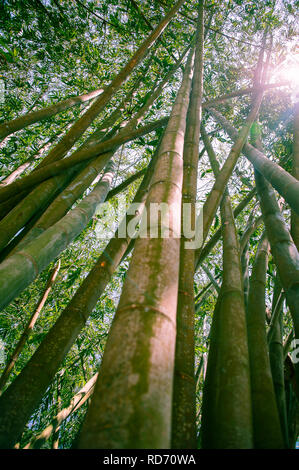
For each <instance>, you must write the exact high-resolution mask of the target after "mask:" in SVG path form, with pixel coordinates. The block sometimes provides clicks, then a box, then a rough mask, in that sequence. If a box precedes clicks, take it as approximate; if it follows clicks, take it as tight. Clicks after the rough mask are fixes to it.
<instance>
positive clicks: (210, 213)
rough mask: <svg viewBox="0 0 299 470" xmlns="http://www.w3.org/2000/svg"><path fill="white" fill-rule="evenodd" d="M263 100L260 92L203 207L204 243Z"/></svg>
mask: <svg viewBox="0 0 299 470" xmlns="http://www.w3.org/2000/svg"><path fill="white" fill-rule="evenodd" d="M262 98H263V93H262V92H260V93H259V94H257V95H256V96H255V97H254V99H253V103H252V107H251V110H250V112H249V115H248V117H247V119H246V121H245V123H244V125H243V126H242V128H241V130H240V131H239V133H238V134H237V135H235V139H234V144H233V146H232V148H231V151H230V153H229V155H228V157H227V159H226V161H225V163H224V165H223V167H222V168H221V171H220V172H219V175H218V176H217V178H216V181H215V183H214V186H213V188H212V190H211V192H210V193H209V195H208V197H207V200H206V202H205V203H204V206H203V229H202V230H203V241H205V239H206V238H207V235H208V232H209V229H210V227H211V224H212V222H213V219H214V217H215V214H216V211H217V209H218V206H219V203H220V201H221V199H222V195H223V192H224V190H225V187H226V185H227V182H228V180H229V178H230V176H231V174H232V172H233V170H234V167H235V165H236V163H237V160H238V158H239V156H240V153H241V150H242V148H243V146H244V144H245V142H246V139H247V137H248V134H249V131H250V127H251V125H252V123H253V121H254V120H255V118H256V115H257V113H258V111H259V108H260V104H261V101H262Z"/></svg>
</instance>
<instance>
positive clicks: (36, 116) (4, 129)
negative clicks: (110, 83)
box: [0, 88, 104, 140]
mask: <svg viewBox="0 0 299 470" xmlns="http://www.w3.org/2000/svg"><path fill="white" fill-rule="evenodd" d="M103 92H104V89H103V88H101V89H98V90H95V91H91V92H90V93H87V94H85V95H79V96H73V97H72V98H68V99H66V100H64V101H60V102H59V103H55V104H53V105H51V106H47V107H46V108H42V109H39V110H37V111H33V112H32V113H28V114H25V115H24V116H20V117H18V118H16V119H13V120H11V121H7V122H4V123H3V124H0V139H1V140H2V139H4V138H5V137H7V136H8V135H10V134H13V133H14V132H16V131H19V130H20V129H24V128H25V127H27V126H30V125H31V124H34V123H35V122H38V121H41V120H43V119H48V118H49V117H51V116H55V114H58V113H60V112H61V111H64V110H65V109H68V108H71V107H72V106H75V105H76V104H81V103H85V102H86V101H89V100H92V99H93V98H95V97H96V96H99V95H100V94H102V93H103Z"/></svg>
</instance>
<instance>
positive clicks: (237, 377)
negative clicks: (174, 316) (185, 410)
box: [202, 126, 252, 448]
mask: <svg viewBox="0 0 299 470" xmlns="http://www.w3.org/2000/svg"><path fill="white" fill-rule="evenodd" d="M203 133H204V134H203ZM202 135H203V138H204V143H205V146H206V150H207V153H208V156H209V160H210V164H211V167H212V170H213V173H214V175H215V177H216V181H217V178H218V175H219V174H220V172H221V170H220V167H219V163H218V161H217V157H216V154H215V152H214V149H213V147H212V145H211V142H210V141H209V138H208V136H207V134H206V133H205V131H204V128H203V126H202ZM221 221H222V234H223V282H222V286H221V289H220V293H219V294H218V299H217V304H216V307H215V310H214V316H213V322H212V328H211V334H210V338H211V342H210V349H209V358H208V366H207V373H206V379H205V383H204V394H203V405H202V445H203V447H204V448H251V447H252V423H251V419H252V416H251V412H252V410H251V400H250V376H249V357H248V344H247V331H246V320H245V304H244V294H243V283H242V272H241V260H240V247H239V242H238V238H237V233H236V227H235V222H234V216H233V211H232V207H231V202H230V198H229V196H228V192H227V190H225V194H224V197H223V200H222V202H221ZM228 332H229V333H228ZM237 356H238V357H237ZM228 363H229V364H230V367H229V369H228V368H227V367H226V366H225V364H228ZM228 374H229V377H230V379H229V378H228ZM231 394H236V396H235V397H233V396H231ZM240 396H242V397H243V398H242V400H243V404H242V413H239V407H240V406H241V404H240V399H241V398H240ZM235 400H236V401H235ZM226 413H227V415H226ZM228 416H231V418H230V420H228Z"/></svg>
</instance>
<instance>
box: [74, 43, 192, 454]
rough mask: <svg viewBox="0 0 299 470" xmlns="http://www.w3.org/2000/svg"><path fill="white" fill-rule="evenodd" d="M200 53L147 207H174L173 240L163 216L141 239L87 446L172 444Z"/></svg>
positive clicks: (188, 74)
mask: <svg viewBox="0 0 299 470" xmlns="http://www.w3.org/2000/svg"><path fill="white" fill-rule="evenodd" d="M193 56H194V55H193V52H192V51H191V53H190V54H189V58H188V62H187V65H186V68H185V72H184V77H183V82H182V85H181V88H180V90H179V92H178V95H177V98H176V101H175V104H174V106H173V109H172V113H171V117H170V119H169V122H168V125H167V128H166V131H165V134H164V136H163V140H162V143H161V147H160V149H159V155H158V161H157V167H156V169H155V173H154V176H153V179H152V182H151V186H150V190H149V194H148V197H147V202H146V209H147V211H148V210H149V209H150V208H151V205H152V203H154V202H156V203H161V202H164V203H166V204H168V205H169V204H170V203H171V204H172V205H173V206H172V207H174V208H175V213H173V212H172V214H171V218H170V224H169V225H170V232H171V238H170V237H169V238H162V236H161V229H162V230H163V227H161V225H162V224H163V221H162V222H161V221H160V223H159V221H158V220H156V219H155V221H154V227H157V228H158V237H157V238H151V237H150V233H149V231H148V230H147V232H146V233H145V234H143V235H142V238H141V237H139V238H138V239H137V240H136V242H135V249H134V252H133V256H132V260H131V263H130V267H129V270H128V273H127V276H126V279H125V282H124V286H123V290H122V294H121V298H120V302H119V306H118V309H117V312H116V314H115V317H114V321H113V325H112V327H111V329H110V334H109V337H108V340H107V344H106V348H105V352H104V357H103V362H102V365H101V373H100V376H99V380H98V381H97V384H96V388H95V392H94V395H93V398H92V401H91V405H90V407H89V411H88V414H87V418H86V421H85V423H84V424H83V429H82V433H81V437H80V440H79V444H78V445H79V447H81V448H86V447H87V448H132V447H134V448H168V447H169V446H170V438H171V401H172V381H173V368H174V352H175V351H174V347H175V334H176V326H175V323H176V306H177V291H178V275H179V248H180V238H179V236H180V222H181V221H180V212H181V188H182V177H183V162H182V157H183V143H184V134H185V126H186V115H187V109H188V104H189V94H190V88H191V80H192V70H193ZM168 207H169V206H168ZM147 215H148V214H147ZM151 228H153V225H152V227H151ZM120 350H121V353H120ZM108 390H109V392H108Z"/></svg>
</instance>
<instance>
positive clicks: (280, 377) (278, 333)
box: [269, 274, 289, 448]
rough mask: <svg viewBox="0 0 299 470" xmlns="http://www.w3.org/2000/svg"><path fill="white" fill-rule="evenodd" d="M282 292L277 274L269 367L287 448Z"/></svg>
mask: <svg viewBox="0 0 299 470" xmlns="http://www.w3.org/2000/svg"><path fill="white" fill-rule="evenodd" d="M281 290H282V286H281V283H280V279H279V276H278V274H277V275H276V278H275V284H274V291H273V300H272V315H273V314H274V311H275V309H276V308H277V310H278V308H279V307H280V311H279V313H280V316H279V318H278V321H276V322H275V323H273V334H272V335H271V338H270V341H269V355H270V365H271V372H272V379H273V385H274V390H275V396H276V403H277V408H278V413H279V419H280V426H281V429H282V433H283V438H284V444H285V447H287V448H288V447H289V432H288V422H287V408H286V391H285V380H284V361H285V357H284V346H283V338H282V336H283V325H282V314H283V310H282V305H281V303H280V302H278V301H279V296H280V293H281Z"/></svg>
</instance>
